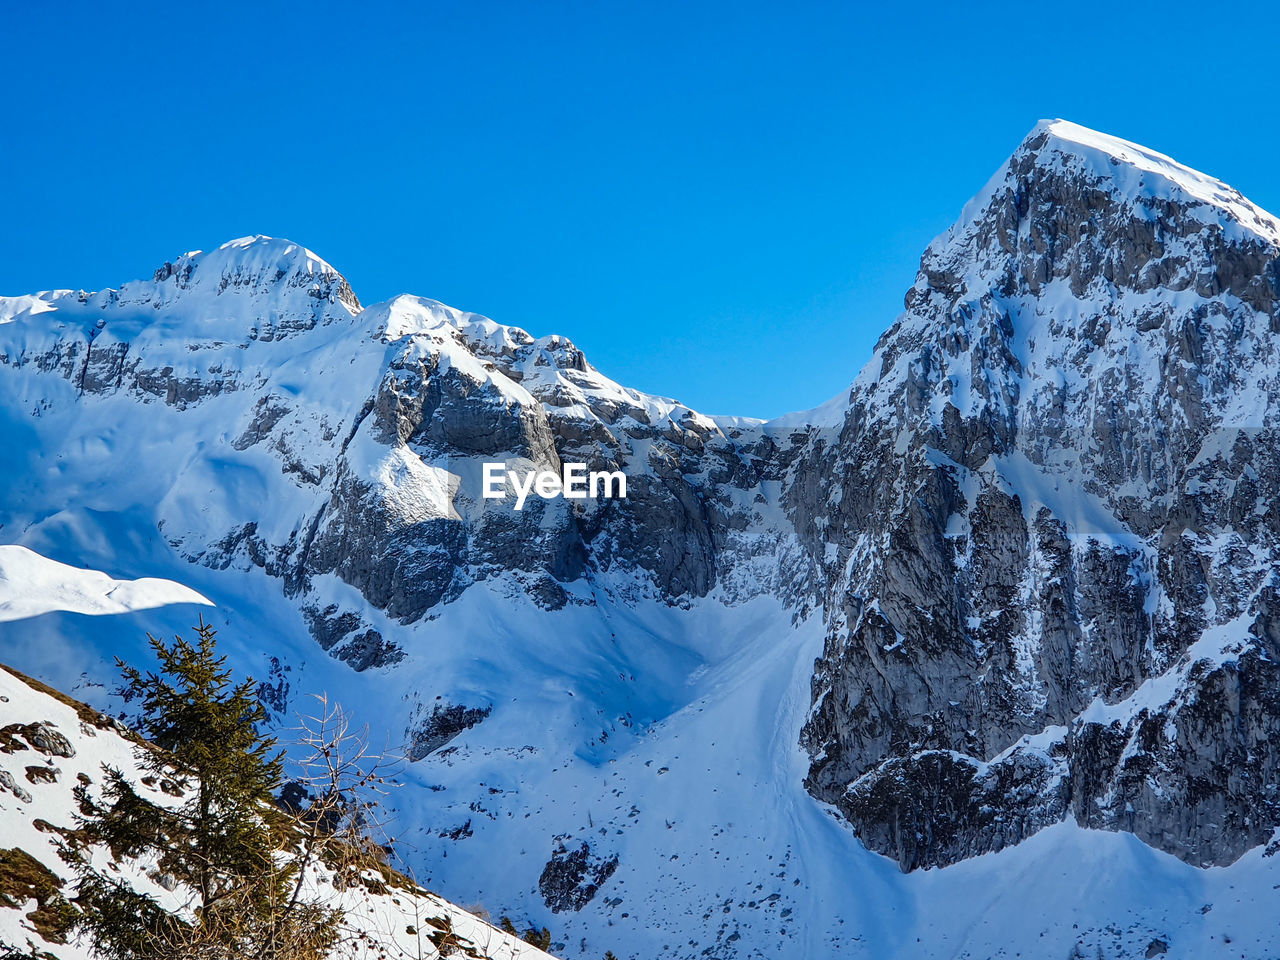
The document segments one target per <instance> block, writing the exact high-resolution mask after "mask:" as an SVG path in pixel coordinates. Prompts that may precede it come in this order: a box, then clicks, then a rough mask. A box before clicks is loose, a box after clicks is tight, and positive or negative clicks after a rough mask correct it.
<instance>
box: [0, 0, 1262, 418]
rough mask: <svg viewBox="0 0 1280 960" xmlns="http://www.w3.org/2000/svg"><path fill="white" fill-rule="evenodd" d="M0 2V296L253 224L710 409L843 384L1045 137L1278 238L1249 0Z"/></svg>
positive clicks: (746, 411)
mask: <svg viewBox="0 0 1280 960" xmlns="http://www.w3.org/2000/svg"><path fill="white" fill-rule="evenodd" d="M1204 10H1205V8H1204V6H1203V5H1202V4H1191V3H1179V2H1169V3H1162V4H1150V5H1147V4H1134V3H1125V2H1120V3H1116V2H1110V3H1105V4H1096V5H1091V4H1080V3H1068V2H1065V0H1062V2H1058V3H1056V4H1055V3H1044V4H1032V3H1019V4H1010V5H983V4H965V3H955V2H947V3H936V4H929V3H917V4H909V5H900V4H888V3H885V4H878V5H876V6H874V7H873V6H870V5H866V6H863V5H857V4H819V3H803V2H801V3H796V2H791V3H786V4H783V3H771V4H763V3H761V4H757V3H751V2H739V3H693V2H682V3H669V4H668V3H638V2H621V0H596V2H590V3H586V2H568V3H556V2H528V3H510V4H502V3H481V2H472V3H418V4H414V3H403V4H400V3H397V4H382V3H379V2H373V0H370V2H361V3H357V4H354V5H352V4H343V5H338V4H333V5H329V4H325V3H307V4H302V3H290V4H280V3H261V4H258V3H255V4H247V3H246V4H239V3H225V2H220V3H217V4H208V5H206V4H156V5H142V4H135V5H133V6H132V7H131V8H130V7H127V6H124V5H121V6H117V5H113V4H103V3H92V4H88V3H57V4H53V3H49V4H40V3H23V4H19V3H9V4H6V9H5V13H4V17H3V24H4V26H3V32H4V34H5V39H4V42H3V51H4V59H3V65H4V74H3V80H2V81H0V84H3V86H2V87H0V90H3V93H0V121H2V122H3V127H0V129H2V130H3V140H2V141H0V200H2V201H3V215H4V219H5V226H4V230H3V231H2V233H0V293H5V294H13V293H23V292H29V291H33V290H36V289H45V288H50V287H86V288H89V289H97V288H100V287H103V286H114V285H117V284H119V283H121V282H122V281H125V280H128V279H131V278H134V277H138V276H147V275H149V274H150V272H151V270H153V269H154V268H155V267H156V266H157V265H159V264H160V263H161V262H163V261H164V260H165V259H166V258H171V257H173V256H174V255H176V254H178V253H181V252H182V251H184V250H188V249H194V248H205V249H207V248H209V247H212V246H216V245H217V244H219V243H221V242H223V241H225V240H228V239H231V238H233V237H237V236H242V235H244V234H249V233H265V234H270V235H273V236H284V237H289V238H291V239H293V240H296V241H298V242H300V243H303V244H305V245H307V246H309V247H311V248H312V249H314V250H315V251H317V252H318V253H319V254H320V255H321V256H323V257H325V258H327V259H328V260H330V261H331V262H332V263H333V264H334V265H335V266H336V267H338V269H340V270H342V271H343V272H344V273H345V274H346V275H347V277H348V278H349V279H350V281H351V283H352V285H353V286H354V287H355V289H356V291H357V293H358V294H359V295H360V296H361V298H363V299H364V301H365V302H366V303H371V302H374V301H376V300H380V299H384V298H386V297H390V296H393V295H395V294H397V293H402V292H409V293H416V294H421V295H424V296H430V297H435V298H436V299H439V300H443V301H445V302H447V303H450V304H453V305H455V306H458V307H462V308H465V309H469V310H475V311H478V312H481V313H485V314H487V315H489V316H491V317H493V318H494V319H496V320H499V321H502V322H505V323H512V324H516V325H519V326H522V327H525V328H526V329H528V330H529V331H530V332H532V333H534V334H535V335H541V334H547V333H560V334H564V335H566V336H568V337H570V338H572V339H573V340H574V341H575V342H577V343H578V345H579V346H581V347H582V348H583V349H584V350H585V351H586V353H587V356H588V358H589V359H590V360H591V361H592V362H593V363H594V364H595V365H596V366H597V367H599V368H600V369H601V370H603V371H604V372H605V373H606V374H608V375H610V376H612V377H614V378H615V379H617V380H620V381H622V382H623V383H626V384H627V385H629V386H634V387H638V388H640V389H643V390H647V391H650V392H654V393H660V394H666V395H669V396H676V397H678V398H680V399H681V400H684V401H685V402H687V403H689V404H690V405H692V406H694V407H696V408H698V409H701V410H704V411H706V412H708V413H734V414H742V415H754V416H772V415H776V414H780V413H783V412H785V411H788V410H793V409H800V408H805V407H811V406H815V405H817V404H818V403H820V402H822V401H824V400H826V399H827V398H828V397H830V396H831V395H833V394H835V393H837V392H839V391H840V390H841V389H843V387H844V386H845V385H846V384H847V383H848V382H849V381H850V380H852V379H853V377H854V376H855V375H856V373H857V371H858V369H859V368H860V367H861V366H862V364H863V363H865V362H866V360H867V358H868V357H869V356H870V353H871V348H872V345H873V344H874V342H875V340H876V338H877V337H878V336H879V334H880V332H881V331H882V330H883V329H884V328H885V327H887V326H888V325H889V324H890V323H891V322H892V320H893V318H894V317H895V316H896V315H897V313H898V312H899V310H901V306H902V295H903V293H904V292H905V291H906V288H907V287H908V286H909V285H910V284H911V283H912V281H913V279H914V275H915V269H916V265H917V263H918V260H919V256H920V253H921V251H922V250H923V248H924V247H925V245H926V244H927V243H928V241H929V240H930V239H931V238H932V237H933V236H934V235H935V234H937V233H938V232H940V231H941V230H943V229H944V228H945V227H946V226H947V225H948V224H949V223H950V221H951V220H952V219H953V218H954V217H955V215H956V214H957V213H958V212H959V210H960V208H961V206H962V205H963V204H964V202H965V200H966V199H968V197H969V196H970V195H971V194H973V193H975V192H976V191H977V190H978V189H979V188H980V187H981V186H982V185H983V183H985V181H986V180H987V178H988V177H989V176H990V174H991V173H992V172H993V171H994V170H995V169H996V167H997V166H999V164H1000V163H1001V162H1002V161H1003V160H1004V158H1005V157H1006V156H1007V155H1008V154H1009V153H1010V152H1011V151H1012V150H1013V149H1014V148H1015V147H1016V146H1017V144H1018V142H1019V141H1020V139H1021V138H1022V136H1023V135H1024V134H1025V133H1026V132H1027V131H1028V130H1029V129H1030V128H1031V126H1032V125H1033V124H1034V123H1035V122H1036V120H1038V119H1039V118H1041V117H1065V118H1068V119H1071V120H1075V121H1076V122H1078V123H1083V124H1085V125H1088V126H1092V127H1097V128H1099V129H1102V130H1105V131H1107V132H1109V133H1113V134H1116V135H1117V136H1121V137H1125V138H1127V139H1130V140H1137V141H1139V142H1141V143H1144V144H1146V145H1148V146H1150V147H1153V148H1154V149H1157V150H1160V151H1163V152H1165V153H1170V154H1172V155H1173V156H1175V157H1177V158H1178V159H1180V160H1182V161H1183V162H1184V163H1188V164H1190V165H1192V166H1195V167H1198V168H1200V169H1203V170H1206V171H1208V172H1210V173H1213V174H1214V175H1216V176H1219V177H1221V178H1222V179H1224V180H1226V181H1227V182H1229V183H1231V184H1233V185H1234V186H1236V187H1238V188H1239V189H1241V190H1242V191H1243V192H1244V193H1245V194H1246V195H1248V196H1250V197H1251V198H1252V199H1253V200H1254V201H1255V202H1257V203H1259V204H1260V205H1262V206H1263V207H1265V208H1269V209H1271V210H1278V211H1280V163H1278V161H1277V158H1278V157H1280V132H1278V131H1280V125H1278V124H1277V122H1276V118H1275V111H1276V80H1275V44H1276V38H1277V36H1280V29H1278V28H1280V17H1278V16H1277V14H1276V13H1275V12H1274V11H1273V10H1272V9H1271V6H1270V5H1268V4H1257V5H1233V4H1216V5H1214V6H1213V7H1212V9H1211V12H1210V13H1205V12H1204Z"/></svg>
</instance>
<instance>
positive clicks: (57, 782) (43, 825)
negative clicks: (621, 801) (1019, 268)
mask: <svg viewBox="0 0 1280 960" xmlns="http://www.w3.org/2000/svg"><path fill="white" fill-rule="evenodd" d="M0 732H2V733H3V738H2V739H0V951H6V952H5V953H4V955H5V956H10V955H11V954H10V953H9V952H7V951H17V954H16V956H39V957H41V958H45V960H54V958H57V960H81V958H83V960H91V958H92V956H93V954H92V952H91V951H90V950H89V949H88V948H87V947H86V946H85V945H84V944H83V943H81V942H78V940H77V938H76V937H75V936H74V935H71V936H68V935H67V933H66V932H65V930H63V929H62V925H61V924H60V923H59V922H58V920H57V915H56V912H55V910H56V902H57V901H56V898H57V897H59V896H61V897H64V898H66V899H70V898H72V897H73V896H74V888H75V878H74V876H73V875H72V874H71V873H70V871H69V870H68V867H67V865H66V864H65V863H63V862H62V860H61V859H60V857H59V855H58V844H59V842H60V841H61V840H62V835H63V833H64V832H65V831H70V830H73V829H74V828H75V826H76V821H75V815H76V812H77V810H76V808H77V801H76V799H75V797H74V796H73V792H72V791H73V788H74V787H75V786H76V785H77V784H79V783H82V782H83V783H85V784H87V785H88V787H89V790H90V792H91V794H92V793H93V792H94V791H95V790H96V789H97V787H96V785H97V784H101V783H102V782H103V780H104V771H105V768H107V767H110V768H112V769H116V770H120V771H122V772H123V773H124V774H125V775H126V776H127V777H128V778H129V779H130V780H131V781H132V782H133V784H134V788H135V789H136V790H138V791H139V792H140V793H141V794H142V795H144V796H152V797H153V798H154V799H155V800H156V801H157V802H164V800H165V797H164V795H163V793H162V791H161V789H160V787H159V786H158V785H156V786H149V785H148V784H147V783H146V782H144V780H143V777H144V772H143V769H142V768H141V767H140V766H139V760H140V757H139V754H140V751H142V750H143V749H145V748H144V747H143V746H141V745H140V744H139V743H138V742H135V740H133V739H130V738H129V737H127V736H126V735H125V734H124V731H123V729H122V728H120V727H119V726H117V725H116V724H115V723H114V722H113V721H112V720H110V719H109V718H107V717H105V716H104V715H102V714H100V713H98V712H97V711H96V710H94V709H93V708H92V707H89V706H87V705H85V704H83V703H81V702H79V701H76V700H73V699H71V698H70V697H67V696H65V695H63V694H59V693H58V692H57V691H55V690H53V689H52V688H50V687H47V686H45V685H43V684H41V683H40V682H39V681H35V680H32V679H30V678H28V677H26V676H24V675H22V674H20V673H17V672H15V671H13V670H11V669H10V668H7V667H4V666H3V665H0ZM147 779H148V780H151V781H152V782H154V778H147ZM108 860H109V857H108V856H107V854H106V853H105V851H104V852H103V853H102V861H103V862H102V864H101V866H102V867H105V866H106V864H107V862H108ZM32 861H34V863H35V864H37V865H38V866H35V867H34V868H33V867H32V865H31V864H32ZM313 872H314V873H315V876H314V879H313V881H312V882H311V883H310V884H309V885H308V889H309V890H310V891H311V893H310V895H311V896H314V897H316V898H322V899H323V902H324V903H326V904H327V905H332V906H338V905H340V906H341V907H342V909H343V910H344V911H345V917H344V920H343V936H342V939H343V941H344V942H343V946H342V947H341V948H340V949H339V950H337V951H336V952H335V953H334V954H333V957H334V960H362V958H369V960H373V958H379V960H410V958H412V960H430V958H436V957H441V956H444V955H452V954H457V953H465V954H466V955H467V956H473V957H486V958H492V960H535V958H538V957H546V956H547V954H545V953H543V952H542V951H541V950H538V949H536V948H534V947H532V946H530V945H529V944H527V943H525V942H524V941H522V940H519V939H517V938H516V937H513V936H510V935H509V934H506V933H504V932H502V931H501V930H497V929H495V928H494V927H493V926H491V925H490V924H488V923H486V922H484V921H483V920H481V919H480V918H478V917H476V916H474V915H473V914H471V913H468V912H467V911H465V910H462V909H460V908H458V907H456V906H454V905H453V904H451V903H449V902H447V901H445V900H443V899H441V898H440V897H438V896H436V895H434V894H432V893H428V892H427V891H425V890H416V889H414V888H413V887H412V886H410V885H406V886H403V887H396V888H392V889H390V890H386V889H385V887H383V888H377V887H373V888H370V889H366V888H365V887H362V886H358V885H356V886H354V887H352V888H348V889H347V890H345V891H342V892H338V891H335V890H333V888H332V885H331V884H329V883H328V881H327V879H326V878H327V874H326V873H325V871H324V870H323V869H320V870H316V871H313ZM132 882H133V883H134V884H135V885H136V887H137V889H139V890H145V892H146V893H148V894H149V895H151V896H153V897H155V898H157V900H158V901H159V902H160V903H162V904H166V908H167V909H173V910H175V911H180V910H181V909H182V905H183V898H182V891H181V890H169V889H167V888H165V887H162V886H160V885H158V884H157V883H156V882H155V881H154V880H152V879H151V878H150V877H149V876H147V875H145V874H138V875H136V876H134V877H133V878H132ZM384 891H385V892H384ZM441 931H447V932H448V933H449V935H450V936H451V937H452V938H453V941H454V942H455V943H456V947H455V948H454V949H452V950H450V951H449V952H448V953H446V954H442V953H441V951H440V950H439V949H437V946H436V943H435V942H433V940H432V939H431V935H432V934H437V935H438V936H439V935H440V932H441ZM362 935H366V936H362ZM442 939H443V938H442ZM468 949H469V950H470V952H467V951H468Z"/></svg>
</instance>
